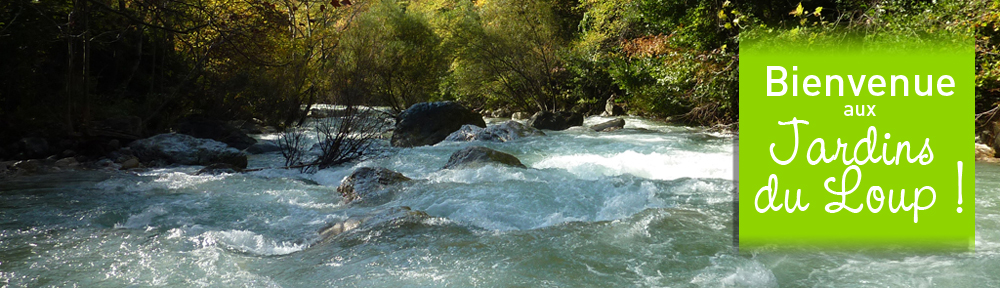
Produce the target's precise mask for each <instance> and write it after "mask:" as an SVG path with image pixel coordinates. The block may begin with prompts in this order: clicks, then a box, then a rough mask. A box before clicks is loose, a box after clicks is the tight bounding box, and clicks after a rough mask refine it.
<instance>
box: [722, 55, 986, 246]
mask: <svg viewBox="0 0 1000 288" xmlns="http://www.w3.org/2000/svg"><path fill="white" fill-rule="evenodd" d="M777 42H778V41H755V42H753V43H749V42H748V43H745V44H742V45H743V46H742V47H741V51H740V53H741V54H740V62H741V63H740V64H741V65H740V90H739V91H740V95H739V101H740V107H741V109H740V110H741V111H740V112H741V113H740V114H741V115H740V137H739V148H740V151H739V170H738V171H739V178H738V181H739V184H738V187H739V245H740V247H741V248H754V247H762V246H777V247H784V246H810V247H814V246H820V247H832V248H834V247H841V248H852V249H853V248H866V247H882V246H903V247H915V248H921V249H923V248H929V249H955V248H958V249H974V247H973V246H974V237H975V194H974V191H975V187H974V184H975V179H974V177H975V172H974V168H975V165H974V164H975V163H974V150H973V140H974V137H975V135H974V133H975V132H974V120H973V116H974V102H973V101H974V98H975V94H974V89H973V88H974V85H975V84H974V76H975V75H974V73H975V66H974V55H973V50H972V48H973V44H972V42H971V40H970V41H966V40H964V39H957V40H955V39H951V40H949V39H943V40H942V39H936V40H935V41H923V42H920V41H909V42H907V41H900V42H896V43H879V44H877V45H872V44H866V43H865V42H863V41H854V42H850V43H848V44H844V45H827V46H824V47H818V46H815V45H792V44H781V45H776V44H775V43H777Z"/></svg>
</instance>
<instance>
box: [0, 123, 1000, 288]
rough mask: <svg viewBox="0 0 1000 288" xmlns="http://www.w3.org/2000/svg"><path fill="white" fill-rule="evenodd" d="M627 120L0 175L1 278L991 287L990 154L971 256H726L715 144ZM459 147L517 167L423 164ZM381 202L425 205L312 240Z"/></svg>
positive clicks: (727, 203) (996, 260)
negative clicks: (600, 127) (399, 179)
mask: <svg viewBox="0 0 1000 288" xmlns="http://www.w3.org/2000/svg"><path fill="white" fill-rule="evenodd" d="M609 119H610V118H601V117H591V118H589V119H587V124H595V123H599V122H601V121H604V120H609ZM626 121H627V125H626V127H625V129H623V130H619V131H616V132H610V133H597V132H593V131H590V130H587V129H582V128H574V129H569V130H566V131H547V132H546V133H547V134H548V135H547V136H542V137H530V138H524V139H519V140H515V141H512V142H506V143H482V142H474V143H459V142H445V143H440V144H438V145H434V146H426V147H417V148H410V149H394V150H393V151H392V153H391V154H390V156H389V157H386V158H380V159H376V160H371V161H367V162H363V163H355V164H352V165H349V166H344V167H338V168H334V169H327V170H323V171H319V172H318V173H315V174H301V173H298V171H291V170H279V169H267V170H263V171H258V172H251V173H246V174H223V175H215V176H195V175H192V172H194V171H197V169H198V168H200V167H177V168H169V169H155V170H150V171H148V172H145V173H139V174H124V173H118V174H108V173H105V172H71V173H61V174H48V175H38V176H30V177H21V178H15V179H11V180H9V181H6V182H3V183H0V229H2V230H0V286H3V285H10V286H15V287H17V286H71V285H77V286H115V287H118V286H161V285H162V286H210V287H245V286H263V287H323V286H336V287H370V286H376V287H397V286H403V287H413V286H458V287H467V286H491V287H492V286H559V287H593V286H596V287H607V286H643V287H647V286H649V287H778V286H796V287H797V286H837V287H843V286H849V287H850V286H879V287H884V286H890V287H911V286H913V287H931V286H938V287H982V286H1000V275H998V274H997V273H996V271H1000V208H998V206H997V203H1000V181H998V180H995V179H1000V177H998V176H1000V167H998V166H994V165H987V164H980V165H977V167H976V168H977V187H976V193H977V195H976V196H977V199H976V200H977V201H976V205H977V209H976V213H977V226H976V229H977V237H976V247H977V249H976V251H975V252H967V253H950V254H949V253H940V254H921V255H914V254H912V253H910V254H908V253H904V252H898V253H897V252H892V251H880V252H877V253H875V252H856V253H847V252H838V253H820V252H816V253H777V252H768V251H758V252H755V253H751V254H748V255H743V254H740V255H736V254H732V252H731V251H732V247H731V237H732V236H731V231H732V218H731V217H732V216H731V215H732V202H731V199H732V196H731V190H732V188H733V186H732V181H731V177H732V158H731V157H732V139H731V138H726V137H721V136H719V135H712V134H708V133H704V132H701V131H699V130H698V129H692V128H687V127H677V126H670V125H666V124H663V123H659V122H656V121H650V120H645V119H641V118H634V117H629V118H626ZM490 122H494V121H490ZM258 137H260V138H268V139H274V138H275V137H277V136H276V135H258ZM469 145H483V146H487V147H490V148H493V149H496V150H499V151H503V152H507V153H510V154H513V155H515V156H517V157H518V158H520V159H521V161H522V162H523V163H524V164H525V165H526V166H528V167H529V169H519V168H509V167H495V166H486V167H482V168H478V169H464V170H441V169H440V168H441V167H442V166H444V164H445V162H446V161H447V159H448V157H449V155H450V154H451V153H452V152H454V151H457V150H459V149H461V148H463V147H466V146H469ZM281 162H282V161H281V159H280V155H279V154H276V153H271V154H263V155H254V156H252V157H251V159H250V164H251V166H256V167H263V166H276V165H278V164H276V163H281ZM362 166H372V167H374V166H380V167H385V168H388V169H392V170H395V171H398V172H401V173H403V174H404V175H406V176H407V177H410V178H413V179H416V180H417V181H413V182H412V183H409V184H407V185H406V186H405V187H403V188H402V189H401V190H400V191H399V193H397V194H396V195H395V197H394V198H393V199H391V200H390V201H389V203H386V204H383V205H379V206H377V207H368V206H352V205H345V204H342V203H341V200H342V199H341V198H340V196H339V194H338V193H337V192H336V186H337V185H339V183H340V181H341V180H342V179H343V178H344V177H346V176H347V175H349V174H350V173H351V171H353V170H354V169H356V168H357V167H362ZM317 183H318V185H317ZM394 206H409V207H412V208H413V209H414V210H420V211H425V212H426V213H427V214H428V215H429V216H430V217H429V218H427V219H424V220H421V221H420V222H419V223H409V224H399V225H396V224H393V225H375V226H364V227H361V228H358V229H354V230H350V231H348V232H344V233H343V234H340V235H337V236H335V237H334V238H332V239H330V241H328V242H326V241H323V243H321V244H317V243H320V242H321V241H320V240H321V239H320V237H319V235H318V233H317V231H318V230H320V229H321V228H323V227H325V226H326V225H327V224H328V223H334V222H338V221H344V220H346V219H349V218H351V217H355V216H359V215H366V214H368V213H372V212H373V211H376V210H378V209H381V208H385V207H394Z"/></svg>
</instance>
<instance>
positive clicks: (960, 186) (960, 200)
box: [958, 161, 962, 213]
mask: <svg viewBox="0 0 1000 288" xmlns="http://www.w3.org/2000/svg"><path fill="white" fill-rule="evenodd" d="M958 213H962V161H958Z"/></svg>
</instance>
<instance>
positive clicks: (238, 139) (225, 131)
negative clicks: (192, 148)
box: [177, 116, 257, 150]
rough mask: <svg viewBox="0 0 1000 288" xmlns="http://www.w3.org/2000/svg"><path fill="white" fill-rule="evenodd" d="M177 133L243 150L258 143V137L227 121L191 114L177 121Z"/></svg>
mask: <svg viewBox="0 0 1000 288" xmlns="http://www.w3.org/2000/svg"><path fill="white" fill-rule="evenodd" d="M177 133H181V134H187V135H191V136H194V137H196V138H204V139H212V140H215V141H219V142H222V143H226V145H229V146H232V147H233V148H236V149H239V150H243V149H247V147H250V145H253V144H254V143H257V140H256V139H253V138H252V137H250V136H247V134H246V133H243V131H241V130H240V129H238V128H236V127H233V126H231V125H229V124H228V123H226V122H223V121H219V120H213V119H209V118H205V117H201V116H190V117H187V118H184V119H182V120H180V121H179V122H178V123H177Z"/></svg>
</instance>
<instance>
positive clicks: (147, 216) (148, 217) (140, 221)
mask: <svg viewBox="0 0 1000 288" xmlns="http://www.w3.org/2000/svg"><path fill="white" fill-rule="evenodd" d="M166 214H167V209H166V208H165V207H164V206H163V205H153V206H150V207H148V208H146V210H144V211H142V213H139V214H135V215H132V216H129V217H128V220H126V221H125V223H124V224H115V228H116V229H139V228H145V227H147V226H149V225H150V223H151V222H152V221H153V218H154V217H157V216H163V215H166Z"/></svg>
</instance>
